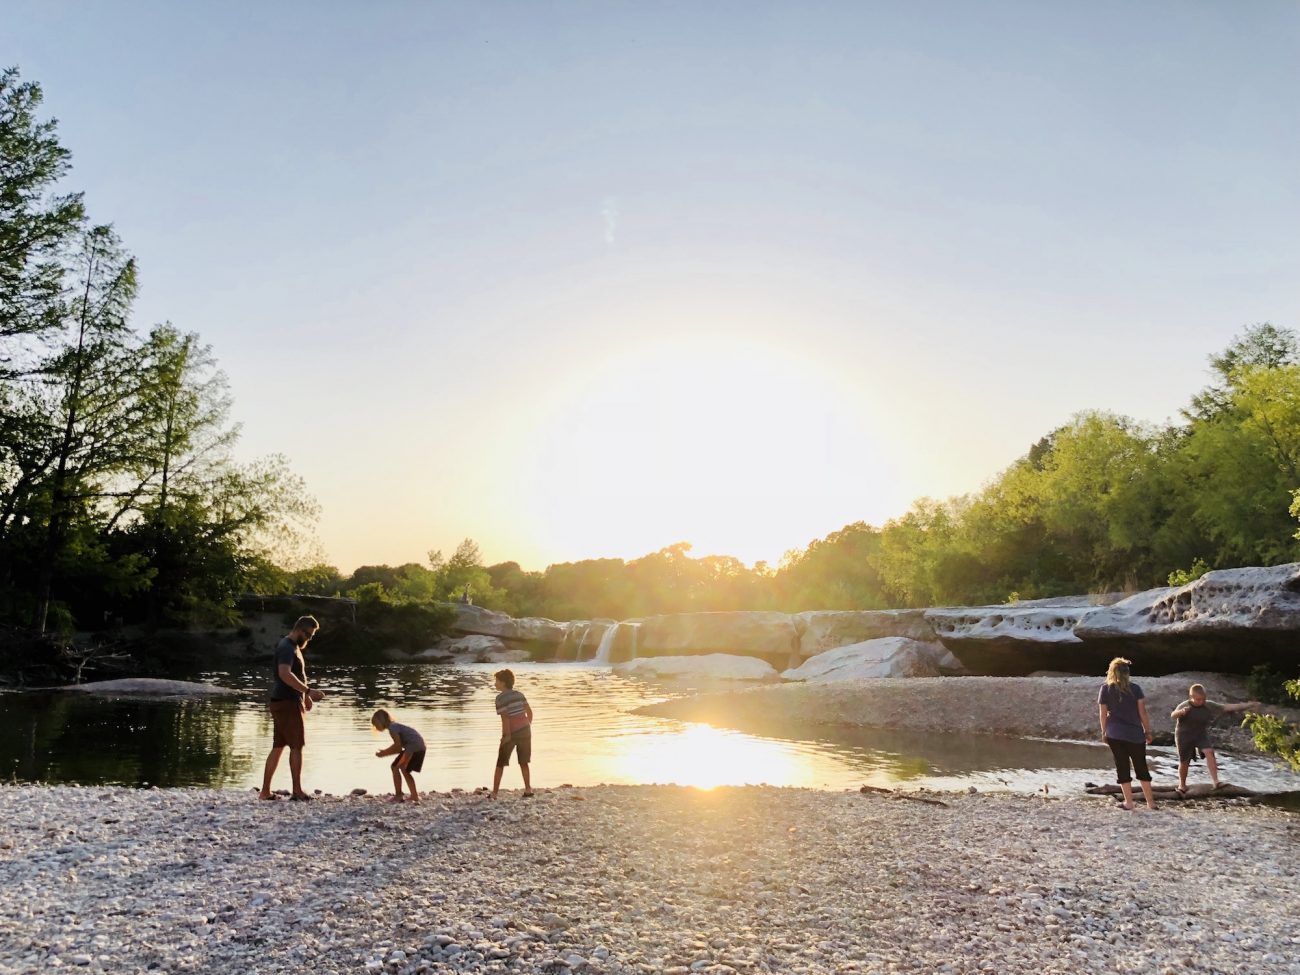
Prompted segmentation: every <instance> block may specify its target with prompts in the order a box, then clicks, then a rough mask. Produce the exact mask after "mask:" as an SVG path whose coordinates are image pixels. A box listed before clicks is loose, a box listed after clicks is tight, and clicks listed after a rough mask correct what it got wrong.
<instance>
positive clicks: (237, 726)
mask: <svg viewBox="0 0 1300 975" xmlns="http://www.w3.org/2000/svg"><path fill="white" fill-rule="evenodd" d="M309 666H310V665H309ZM268 669H269V668H255V669H248V670H238V671H233V672H231V671H211V672H208V673H205V674H203V675H202V677H201V679H202V680H204V681H206V682H208V683H213V684H220V685H223V686H226V687H234V688H238V689H240V690H241V691H243V692H244V693H243V694H241V696H240V697H238V698H226V699H218V700H206V701H191V700H138V699H106V698H102V697H94V696H83V695H80V694H39V693H24V694H0V728H2V729H3V731H2V732H0V772H2V773H3V775H4V777H5V778H6V779H14V780H18V781H45V782H76V783H82V784H107V783H118V784H126V785H146V784H148V785H158V786H188V785H202V786H214V787H218V788H249V787H251V786H254V785H257V784H260V782H261V774H262V761H263V759H264V758H265V757H266V752H267V749H268V748H269V746H270V741H271V726H270V720H269V717H268V715H267V712H266V709H265V700H264V697H265V688H266V683H267V671H268ZM497 669H498V667H496V666H492V665H486V664H484V665H471V666H464V667H439V666H430V665H427V664H425V665H381V666H370V667H334V668H331V667H324V666H320V667H312V668H311V676H312V684H313V685H315V686H319V687H321V688H323V689H325V690H327V691H328V692H329V695H330V696H329V697H328V698H327V699H326V700H325V701H324V702H322V703H321V704H319V705H318V706H317V707H316V709H315V710H313V711H312V712H311V713H310V714H309V715H307V750H306V758H305V772H304V777H303V778H304V784H305V785H306V786H307V788H309V789H311V788H316V789H322V790H324V791H326V792H334V793H339V792H346V791H349V790H351V789H353V788H357V787H360V788H364V789H368V790H370V791H372V792H377V791H384V790H387V789H390V788H391V787H392V781H391V778H390V775H389V771H388V762H389V761H390V759H387V758H384V759H380V758H376V757H375V755H374V753H375V751H376V750H377V749H380V748H383V747H385V746H386V745H387V744H388V741H389V739H388V736H387V735H382V736H381V735H379V734H377V733H375V732H373V731H371V730H370V715H371V714H372V713H373V712H374V710H375V709H376V708H379V707H383V708H387V709H389V711H391V712H392V713H393V716H394V718H395V719H396V720H398V721H401V722H404V723H407V724H411V725H413V726H414V727H416V728H417V729H419V730H420V731H421V733H422V734H423V735H424V738H425V741H426V742H427V743H428V745H429V755H428V758H427V759H426V761H425V765H424V772H423V773H422V774H421V775H420V776H418V781H419V782H421V783H422V785H423V787H424V788H426V789H437V790H441V791H445V790H447V789H451V788H462V789H473V788H476V787H478V786H482V785H489V784H490V783H491V779H492V766H493V764H494V762H495V758H496V745H497V740H498V737H499V734H500V727H501V726H500V719H498V718H497V716H496V714H495V712H494V711H493V707H492V701H493V697H494V696H495V690H494V689H493V687H492V673H493V672H494V671H495V670H497ZM512 669H513V670H514V671H515V673H516V674H517V675H518V678H519V680H518V685H517V686H518V688H519V689H520V690H522V691H523V692H524V693H525V694H526V695H527V696H528V699H529V702H530V703H531V704H532V706H533V709H534V711H535V712H536V723H535V724H534V750H533V763H532V764H533V781H534V783H535V784H537V785H539V786H542V787H545V786H555V785H560V784H563V783H570V784H573V785H596V784H599V783H677V784H680V785H695V786H701V787H710V786H716V785H740V784H757V783H767V784H769V785H786V786H810V787H815V788H831V789H841V788H854V787H857V786H859V785H862V784H863V783H869V784H872V785H880V786H899V785H901V786H905V787H908V788H915V787H918V786H926V787H931V788H944V789H953V788H964V787H966V786H969V785H974V786H977V787H978V788H980V789H982V790H985V789H1012V790H1015V791H1022V792H1033V791H1037V790H1040V789H1041V788H1042V787H1043V786H1044V785H1045V784H1046V785H1047V786H1049V787H1050V789H1051V791H1052V792H1053V794H1055V793H1057V792H1062V791H1068V792H1078V791H1079V789H1080V787H1081V785H1082V783H1083V782H1084V781H1085V780H1091V781H1095V782H1102V781H1109V779H1110V777H1111V776H1112V775H1113V771H1112V772H1111V773H1109V774H1108V773H1107V771H1106V770H1107V769H1112V766H1111V764H1110V753H1109V752H1108V751H1107V750H1106V749H1105V748H1104V747H1102V746H1100V745H1092V744H1061V743H1056V742H1026V741H1017V740H1014V739H1000V738H991V737H978V736H976V737H972V736H959V735H939V734H932V735H917V734H910V733H908V734H905V733H898V732H892V733H891V732H882V731H865V730H861V729H846V730H844V731H842V732H841V731H839V730H834V731H831V730H829V729H826V728H818V727H815V726H811V725H808V726H804V727H800V726H799V725H798V724H791V723H788V722H787V723H784V724H781V725H776V724H774V725H773V726H771V727H763V728H759V729H755V728H750V729H747V731H746V732H741V731H736V730H732V729H725V728H714V727H711V726H709V725H702V724H690V723H685V722H681V721H676V720H671V719H666V718H653V717H647V716H643V715H638V714H635V713H633V712H634V711H635V709H636V708H638V707H640V706H641V705H644V704H650V703H654V702H658V701H662V700H665V699H666V698H670V697H676V696H682V695H685V694H689V693H694V692H695V691H696V690H716V689H718V687H719V686H720V685H712V686H708V685H699V684H696V685H694V686H688V685H678V686H675V687H671V686H664V685H651V684H646V683H644V682H641V681H637V680H631V679H628V678H625V677H622V676H619V675H617V674H615V673H613V672H612V671H610V670H609V669H607V668H603V667H592V666H585V665H569V664H519V665H516V666H514V667H513V668H512ZM1154 751H1155V759H1154V764H1155V765H1156V769H1155V771H1156V774H1157V778H1161V777H1162V774H1163V775H1169V774H1172V773H1173V772H1175V771H1176V766H1175V765H1174V764H1173V763H1174V758H1173V756H1172V750H1171V749H1155V750H1154ZM1224 765H1225V776H1226V777H1229V778H1230V779H1231V781H1233V782H1236V783H1238V784H1241V785H1246V786H1250V787H1253V788H1258V789H1264V790H1277V789H1286V788H1294V778H1293V777H1291V776H1290V775H1289V774H1288V773H1285V772H1282V771H1279V770H1277V769H1275V768H1274V767H1273V766H1271V765H1269V764H1268V763H1266V762H1263V761H1260V760H1248V759H1238V758H1234V757H1231V756H1229V757H1227V759H1226V761H1225V762H1224ZM1201 775H1202V777H1203V776H1204V772H1203V770H1202V771H1201ZM288 784H289V776H288V763H287V757H286V760H285V761H284V762H282V764H281V770H280V772H279V774H278V776H277V779H276V786H277V787H283V788H287V787H288ZM518 785H519V773H518V770H517V768H514V767H512V768H511V769H509V770H508V771H507V773H506V778H505V781H504V786H505V787H507V788H517V787H518Z"/></svg>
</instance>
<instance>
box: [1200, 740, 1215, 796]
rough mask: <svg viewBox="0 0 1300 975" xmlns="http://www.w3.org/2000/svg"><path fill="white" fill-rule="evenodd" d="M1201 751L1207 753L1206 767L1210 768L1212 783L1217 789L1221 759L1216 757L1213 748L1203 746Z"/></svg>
mask: <svg viewBox="0 0 1300 975" xmlns="http://www.w3.org/2000/svg"><path fill="white" fill-rule="evenodd" d="M1201 752H1202V753H1203V754H1204V755H1205V767H1206V768H1208V769H1209V770H1210V784H1211V785H1213V786H1214V788H1216V789H1217V788H1218V787H1219V760H1218V759H1217V758H1215V757H1214V749H1213V748H1202V749H1201Z"/></svg>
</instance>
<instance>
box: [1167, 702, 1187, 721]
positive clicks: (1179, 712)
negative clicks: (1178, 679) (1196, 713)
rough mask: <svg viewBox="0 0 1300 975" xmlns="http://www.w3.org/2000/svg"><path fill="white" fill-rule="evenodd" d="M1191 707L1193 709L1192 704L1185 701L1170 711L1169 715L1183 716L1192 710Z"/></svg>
mask: <svg viewBox="0 0 1300 975" xmlns="http://www.w3.org/2000/svg"><path fill="white" fill-rule="evenodd" d="M1191 709H1192V706H1191V705H1190V704H1188V703H1187V702H1186V701H1184V702H1183V703H1182V704H1180V705H1178V707H1176V708H1174V709H1173V710H1172V711H1170V712H1169V717H1171V718H1181V717H1182V716H1183V715H1185V714H1186V713H1187V712H1188V711H1190V710H1191Z"/></svg>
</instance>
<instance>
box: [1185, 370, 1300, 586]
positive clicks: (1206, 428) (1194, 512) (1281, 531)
mask: <svg viewBox="0 0 1300 975" xmlns="http://www.w3.org/2000/svg"><path fill="white" fill-rule="evenodd" d="M1183 460H1184V464H1185V467H1186V479H1185V481H1186V487H1185V490H1186V491H1187V493H1188V497H1189V504H1188V508H1189V510H1190V513H1191V516H1192V517H1193V518H1194V519H1195V520H1196V522H1197V524H1198V525H1199V526H1201V528H1202V529H1203V530H1204V532H1205V533H1206V535H1207V536H1208V537H1209V539H1210V541H1211V542H1212V544H1213V546H1214V549H1213V551H1211V552H1208V553H1204V554H1205V556H1206V557H1207V560H1208V561H1210V562H1213V563H1214V564H1215V565H1261V564H1262V565H1274V564H1277V563H1279V562H1285V561H1289V560H1292V559H1295V558H1297V557H1300V545H1297V543H1296V540H1295V539H1294V537H1293V529H1294V525H1293V524H1292V522H1291V518H1290V513H1289V508H1290V504H1291V499H1292V492H1293V491H1294V490H1295V488H1296V487H1297V485H1300V365H1296V364H1287V365H1281V366H1262V365H1253V366H1247V367H1243V368H1240V369H1238V370H1237V371H1235V372H1234V373H1233V377H1232V382H1231V386H1230V388H1229V390H1228V392H1227V396H1226V399H1225V400H1224V401H1223V403H1222V408H1221V409H1220V410H1219V411H1218V412H1217V413H1216V414H1214V415H1213V416H1212V417H1210V418H1208V419H1199V420H1196V421H1195V422H1194V423H1193V424H1192V426H1191V430H1190V432H1189V434H1188V436H1187V438H1186V441H1185V444H1184V446H1183Z"/></svg>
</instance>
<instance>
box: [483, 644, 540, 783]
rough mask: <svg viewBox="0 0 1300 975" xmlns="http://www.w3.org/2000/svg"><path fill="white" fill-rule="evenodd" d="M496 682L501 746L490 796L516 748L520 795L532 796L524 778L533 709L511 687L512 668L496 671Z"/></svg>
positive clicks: (513, 675) (527, 779) (530, 746)
mask: <svg viewBox="0 0 1300 975" xmlns="http://www.w3.org/2000/svg"><path fill="white" fill-rule="evenodd" d="M494 676H495V677H496V685H497V691H498V693H497V701H496V707H497V714H499V715H501V746H500V747H499V748H498V749H497V768H496V774H495V775H494V776H493V777H492V795H491V797H490V798H492V799H495V798H496V797H497V791H498V790H499V789H500V788H501V773H503V772H504V771H505V770H506V766H507V765H509V764H510V753H511V752H512V751H514V750H515V749H518V750H519V771H520V772H522V773H523V776H524V798H525V799H531V798H532V797H533V787H532V783H531V781H530V780H529V777H528V762H529V760H530V759H532V757H533V709H532V708H531V707H529V705H528V698H526V697H524V695H523V694H522V693H521V692H519V691H517V690H515V674H514V671H512V670H498V671H497V672H496V674H495V675H494Z"/></svg>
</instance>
